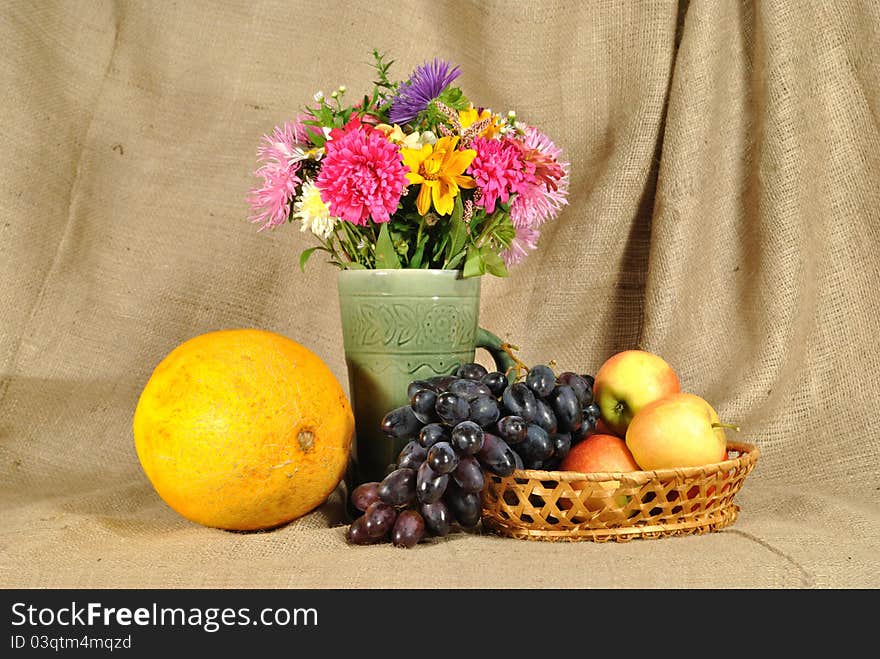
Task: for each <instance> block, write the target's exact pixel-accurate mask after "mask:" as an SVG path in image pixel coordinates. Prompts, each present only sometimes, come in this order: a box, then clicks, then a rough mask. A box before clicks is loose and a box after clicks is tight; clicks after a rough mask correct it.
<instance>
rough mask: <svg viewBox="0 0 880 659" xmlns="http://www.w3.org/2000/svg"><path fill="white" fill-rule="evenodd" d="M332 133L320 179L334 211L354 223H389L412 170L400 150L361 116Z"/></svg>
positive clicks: (326, 199)
mask: <svg viewBox="0 0 880 659" xmlns="http://www.w3.org/2000/svg"><path fill="white" fill-rule="evenodd" d="M330 135H331V138H332V139H331V140H330V141H328V142H327V145H326V149H327V153H326V155H325V156H324V159H323V161H322V165H321V171H320V173H319V174H318V179H317V185H318V188H319V189H320V190H321V198H322V199H323V200H324V203H326V204H327V205H328V206H329V207H330V213H331V214H332V215H335V216H336V217H340V218H342V219H343V220H346V221H348V222H351V223H352V224H359V225H365V224H366V223H367V220H368V219H369V218H372V220H373V221H374V222H378V223H382V222H388V221H389V220H390V219H391V214H392V213H393V212H394V211H396V210H397V204H398V203H399V201H400V195H401V192H402V191H403V188H404V186H405V185H406V172H407V171H409V170H408V168H407V167H406V166H405V165H404V164H403V161H402V159H401V155H400V149H399V148H398V147H397V146H396V145H395V144H392V143H391V142H390V141H389V140H388V139H387V138H386V137H385V135H384V134H383V133H382V132H380V131H378V130H375V129H373V128H372V127H370V126H365V125H362V124H361V123H360V121H358V120H357V119H354V120H352V121H351V122H349V123H348V125H347V126H346V127H345V128H344V129H342V130H339V129H337V130H334V131H333V132H332V133H331V134H330Z"/></svg>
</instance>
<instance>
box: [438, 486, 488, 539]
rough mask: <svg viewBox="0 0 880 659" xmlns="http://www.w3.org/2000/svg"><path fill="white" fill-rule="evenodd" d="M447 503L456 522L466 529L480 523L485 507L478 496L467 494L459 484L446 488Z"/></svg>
mask: <svg viewBox="0 0 880 659" xmlns="http://www.w3.org/2000/svg"><path fill="white" fill-rule="evenodd" d="M445 501H446V505H447V506H448V507H449V510H450V512H452V515H453V517H455V520H456V521H457V522H458V523H459V524H460V525H461V526H463V527H464V528H466V529H470V528H473V527H475V526H476V525H477V524H479V523H480V517H481V515H482V512H483V506H482V501H481V500H480V496H479V495H478V494H476V493H474V492H465V491H464V490H463V489H461V488H460V487H458V485H457V484H455V483H451V484H450V486H449V487H448V488H446V497H445Z"/></svg>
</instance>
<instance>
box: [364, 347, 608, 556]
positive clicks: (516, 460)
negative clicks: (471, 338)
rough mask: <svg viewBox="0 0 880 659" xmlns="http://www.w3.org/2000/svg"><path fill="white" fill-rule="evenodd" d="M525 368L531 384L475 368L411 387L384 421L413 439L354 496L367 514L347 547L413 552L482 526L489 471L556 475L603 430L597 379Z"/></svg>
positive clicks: (388, 430)
mask: <svg viewBox="0 0 880 659" xmlns="http://www.w3.org/2000/svg"><path fill="white" fill-rule="evenodd" d="M524 370H526V371H527V373H526V375H525V378H524V379H519V378H518V379H517V381H516V382H513V383H509V381H508V378H507V376H506V375H505V374H504V373H500V372H498V371H493V372H489V371H488V370H487V369H486V368H485V367H484V366H482V365H481V364H477V363H468V364H463V365H462V366H460V367H459V368H458V369H457V370H456V372H455V373H454V374H453V375H445V376H438V377H433V378H429V379H427V380H415V381H413V382H411V383H410V384H409V386H408V387H407V396H408V397H409V405H404V406H402V407H398V408H397V409H394V410H391V411H390V412H388V413H387V414H386V415H385V417H384V418H383V419H382V430H383V432H384V433H385V434H386V435H388V436H389V437H390V438H394V439H398V440H407V441H408V443H407V444H406V445H405V446H404V447H403V449H402V450H401V451H400V454H399V455H398V456H397V462H396V463H395V464H392V465H389V467H388V473H387V475H386V476H385V478H384V479H383V480H382V481H381V482H368V483H362V484H361V485H359V486H358V487H356V488H355V489H354V490H352V492H351V503H352V506H353V507H354V508H355V509H356V510H357V511H358V512H360V513H362V514H360V515H359V516H358V517H357V518H356V519H355V520H354V521H353V522H352V523H351V525H350V526H349V529H348V541H349V542H351V543H353V544H359V545H364V544H373V543H377V542H387V541H389V540H390V541H391V543H392V544H394V545H395V546H398V547H413V546H415V545H416V544H418V543H419V542H420V541H421V540H422V539H424V538H427V537H444V536H446V535H448V534H449V533H450V532H451V531H453V530H454V529H455V528H456V527H458V528H460V529H465V530H468V529H474V528H476V527H477V525H478V524H479V523H480V518H481V515H482V503H481V497H480V493H481V492H482V490H483V487H484V485H485V482H486V481H485V478H486V477H485V474H486V473H487V472H488V473H492V474H496V475H499V476H509V475H510V474H511V473H513V471H514V470H516V469H547V470H552V469H557V468H558V467H559V465H560V463H561V462H562V460H563V458H565V456H566V455H567V454H568V452H569V450H570V449H571V447H572V446H573V445H574V444H576V443H577V442H579V441H581V440H582V439H583V438H584V437H586V436H587V434H588V433H589V432H590V431H591V430H592V429H594V428H595V427H596V422H597V421H598V419H599V408H598V406H597V405H595V404H594V403H593V378H592V376H589V375H578V374H576V373H572V372H564V373H560V374H559V375H558V376H557V375H556V374H555V373H554V371H553V369H552V368H551V367H550V366H548V365H546V364H539V365H537V366H533V367H532V368H527V369H524Z"/></svg>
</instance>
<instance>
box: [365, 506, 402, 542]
mask: <svg viewBox="0 0 880 659" xmlns="http://www.w3.org/2000/svg"><path fill="white" fill-rule="evenodd" d="M363 520H364V527H365V528H366V530H367V535H369V536H370V537H371V538H382V537H384V536H386V535H388V532H389V531H391V529H392V528H393V527H394V522H395V521H396V520H397V511H396V510H394V508H392V507H391V506H389V505H388V504H387V503H384V502H382V501H374V502H373V503H372V504H370V507H369V508H367V510H366V511H365V512H364V516H363Z"/></svg>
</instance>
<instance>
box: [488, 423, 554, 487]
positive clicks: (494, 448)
mask: <svg viewBox="0 0 880 659" xmlns="http://www.w3.org/2000/svg"><path fill="white" fill-rule="evenodd" d="M535 427H536V428H538V429H539V430H541V429H540V428H539V427H538V426H535ZM542 432H543V431H542ZM545 434H546V433H545ZM515 455H516V453H515V452H514V450H513V449H512V448H510V446H509V445H508V444H507V442H505V441H504V440H503V439H501V438H500V437H498V436H497V435H493V434H492V433H488V432H487V433H484V436H483V448H481V449H480V451H479V453H477V460H479V461H480V464H481V465H483V467H485V468H486V469H487V470H489V471H491V472H492V473H493V474H496V475H498V476H510V474H512V473H513V470H514V469H516V458H515V457H514V456H515Z"/></svg>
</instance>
